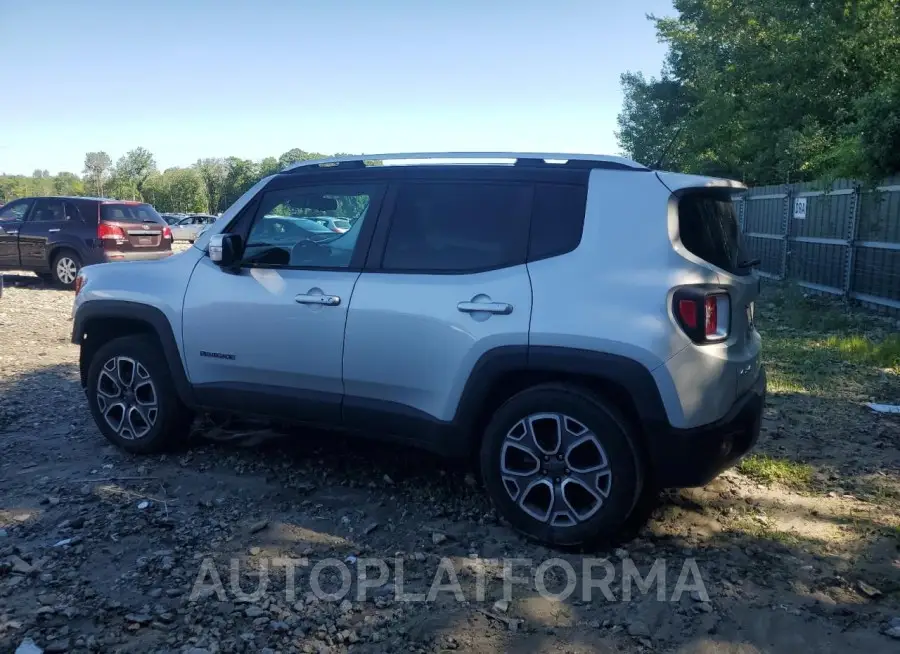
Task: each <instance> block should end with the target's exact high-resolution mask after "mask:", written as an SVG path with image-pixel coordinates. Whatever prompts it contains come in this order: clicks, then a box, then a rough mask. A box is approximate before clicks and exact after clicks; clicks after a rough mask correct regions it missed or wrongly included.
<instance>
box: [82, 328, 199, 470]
mask: <svg viewBox="0 0 900 654" xmlns="http://www.w3.org/2000/svg"><path fill="white" fill-rule="evenodd" d="M87 382H88V383H87V396H88V403H89V404H90V409H91V414H92V415H93V417H94V421H95V422H96V423H97V426H98V427H99V428H100V431H101V432H102V433H103V435H104V436H105V437H106V438H107V439H108V440H110V441H111V442H112V443H113V444H115V445H118V446H119V447H121V448H122V449H124V450H127V451H129V452H135V453H139V454H144V453H152V452H160V451H163V450H165V449H168V448H169V447H170V446H171V445H173V444H174V443H176V442H178V441H180V440H181V441H183V440H184V438H185V436H186V435H187V431H188V428H189V426H190V424H191V420H192V417H193V416H192V415H191V413H190V411H188V409H187V408H186V407H185V406H184V405H183V404H182V402H181V400H180V399H179V398H178V394H177V393H176V391H175V384H174V382H173V380H172V375H171V373H170V372H169V368H168V366H167V365H166V359H165V357H164V355H163V353H162V352H161V351H160V348H159V346H158V345H157V343H156V342H155V340H154V339H153V338H151V337H149V336H125V337H122V338H117V339H115V340H112V341H110V342H109V343H106V344H105V345H103V346H101V347H100V348H99V349H98V350H97V352H96V353H95V354H94V357H93V359H92V360H91V363H90V366H89V368H88V378H87Z"/></svg>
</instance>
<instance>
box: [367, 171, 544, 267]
mask: <svg viewBox="0 0 900 654" xmlns="http://www.w3.org/2000/svg"><path fill="white" fill-rule="evenodd" d="M530 203H531V186H530V185H515V184H489V183H480V182H460V183H447V184H438V183H434V184H414V183H409V184H405V185H403V186H401V187H400V188H399V190H398V194H397V201H396V206H395V208H394V212H393V217H392V219H391V228H390V234H389V235H388V240H387V245H386V246H385V251H384V259H383V261H382V265H383V267H384V268H385V269H386V270H424V271H428V270H431V271H435V272H469V271H477V270H488V269H491V268H502V267H504V266H513V265H516V264H520V263H524V261H525V250H526V244H527V240H528V215H529V210H530Z"/></svg>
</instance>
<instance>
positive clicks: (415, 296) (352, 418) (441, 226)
mask: <svg viewBox="0 0 900 654" xmlns="http://www.w3.org/2000/svg"><path fill="white" fill-rule="evenodd" d="M472 174H473V175H474V174H475V173H472ZM531 199H532V185H531V184H526V183H517V182H502V181H487V180H484V181H482V180H480V179H479V178H477V177H475V178H473V179H470V180H455V181H451V182H442V181H406V182H397V183H395V184H394V185H393V186H392V190H391V193H390V195H389V200H388V201H387V202H386V213H387V220H382V221H379V225H378V230H377V232H376V235H375V239H374V242H373V246H372V252H370V254H369V262H368V263H367V269H366V270H365V271H364V272H363V274H362V275H361V276H360V279H359V281H358V282H357V284H356V289H355V290H354V292H353V298H352V300H351V303H350V311H349V315H348V318H347V332H346V337H345V344H344V389H345V393H346V396H345V399H344V420H345V422H346V423H347V424H348V425H349V426H351V427H355V428H359V429H367V428H370V427H371V425H372V424H374V421H377V420H379V419H383V418H385V417H388V419H389V420H390V416H385V415H384V413H390V412H392V411H393V412H394V413H396V414H397V415H398V416H400V415H402V416H404V417H405V418H410V417H417V418H419V420H418V421H416V420H412V421H410V420H402V421H394V422H393V424H394V429H395V430H403V429H409V428H410V427H412V426H413V425H416V424H420V425H422V426H423V427H425V426H426V425H428V424H430V425H432V426H433V425H436V424H439V423H441V422H446V421H450V420H452V419H453V417H454V414H455V411H456V408H457V403H458V400H459V397H460V395H461V393H462V389H463V386H464V385H465V383H466V380H467V379H468V378H469V375H470V373H471V371H472V368H473V367H474V366H475V363H476V362H477V361H478V359H479V358H480V357H481V356H482V355H483V354H484V353H485V352H487V351H488V350H490V349H491V348H493V347H496V346H498V345H520V346H522V357H523V364H524V359H525V356H526V355H525V352H526V347H527V344H528V325H529V321H530V317H531V284H530V282H529V279H528V272H527V270H526V267H525V259H526V250H527V240H528V223H529V214H530V210H531ZM394 417H397V416H394ZM423 422H424V424H423ZM382 424H384V423H383V422H382ZM428 434H429V432H428V431H427V429H418V428H412V429H410V432H409V433H408V434H404V433H401V432H399V431H395V435H396V436H401V437H403V436H408V437H409V438H412V439H417V438H428Z"/></svg>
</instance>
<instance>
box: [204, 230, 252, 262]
mask: <svg viewBox="0 0 900 654" xmlns="http://www.w3.org/2000/svg"><path fill="white" fill-rule="evenodd" d="M207 249H208V251H209V260H210V261H212V262H213V263H215V264H218V265H219V266H221V267H222V268H231V267H232V266H234V265H235V264H237V263H238V262H239V261H240V260H241V256H243V254H244V244H243V242H242V241H241V237H240V236H239V235H238V234H213V235H212V236H210V238H209V246H208V248H207Z"/></svg>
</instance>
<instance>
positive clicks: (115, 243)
mask: <svg viewBox="0 0 900 654" xmlns="http://www.w3.org/2000/svg"><path fill="white" fill-rule="evenodd" d="M100 220H101V222H102V223H103V224H104V225H107V226H108V227H109V228H110V229H115V228H118V230H120V231H115V232H114V233H115V234H116V236H118V237H119V238H116V239H110V238H104V247H105V248H106V249H107V250H109V249H114V250H116V251H118V252H123V253H125V254H129V253H141V252H147V253H151V252H160V251H163V250H171V249H172V241H171V239H169V238H165V235H166V234H167V233H168V232H167V231H166V228H167V227H168V225H167V223H166V221H165V220H163V218H162V216H160V215H159V214H158V213H156V210H155V209H154V208H153V207H152V206H150V205H149V204H146V203H144V202H103V203H102V204H101V205H100Z"/></svg>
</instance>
